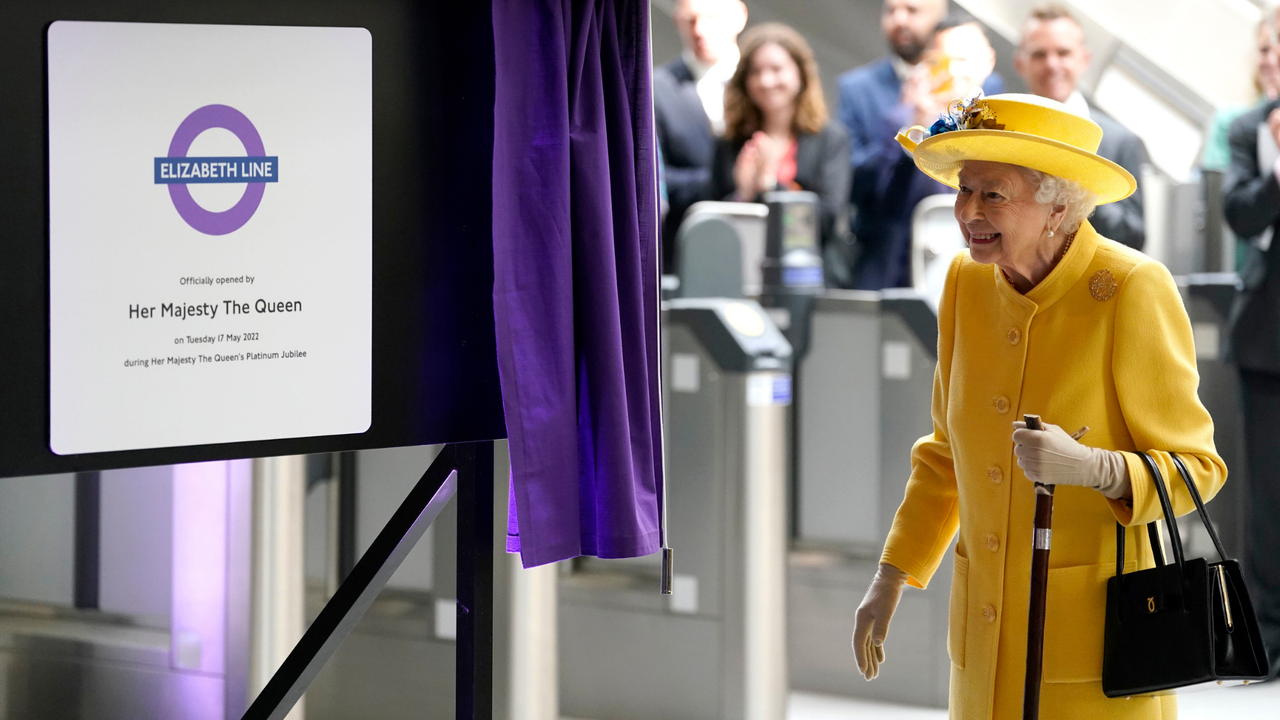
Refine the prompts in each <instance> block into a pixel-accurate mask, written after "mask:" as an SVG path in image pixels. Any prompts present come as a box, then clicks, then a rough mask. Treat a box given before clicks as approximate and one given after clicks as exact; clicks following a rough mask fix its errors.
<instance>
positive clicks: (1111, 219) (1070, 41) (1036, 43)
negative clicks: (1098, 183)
mask: <svg viewBox="0 0 1280 720" xmlns="http://www.w3.org/2000/svg"><path fill="white" fill-rule="evenodd" d="M1092 59H1093V58H1092V55H1091V53H1090V52H1089V46H1088V45H1086V44H1085V40H1084V29H1083V28H1082V27H1081V26H1080V23H1079V22H1078V21H1077V20H1076V19H1075V17H1073V16H1072V15H1071V13H1070V12H1068V11H1067V9H1066V8H1064V7H1063V6H1061V5H1059V4H1057V3H1050V4H1047V5H1041V6H1039V7H1037V8H1036V9H1034V10H1032V11H1031V15H1030V16H1029V17H1028V18H1027V21H1026V23H1024V24H1023V26H1022V39H1021V41H1020V43H1019V45H1018V53H1017V55H1015V56H1014V59H1013V66H1014V68H1015V69H1016V70H1017V71H1018V74H1019V75H1021V76H1022V79H1023V80H1025V81H1026V82H1027V87H1028V88H1030V89H1031V92H1033V93H1035V94H1036V95H1039V96H1041V97H1047V98H1051V99H1053V100H1057V101H1058V102H1060V103H1065V104H1066V105H1067V107H1068V108H1069V109H1070V110H1072V111H1073V112H1075V113H1076V114H1077V115H1082V116H1084V117H1087V118H1089V119H1090V120H1093V121H1094V122H1096V123H1098V125H1099V126H1101V127H1102V144H1101V145H1100V146H1098V154H1099V155H1101V156H1102V157H1104V158H1106V159H1108V160H1111V161H1112V162H1114V163H1116V164H1117V165H1120V166H1121V167H1123V168H1124V169H1125V170H1128V171H1129V172H1130V174H1132V175H1133V176H1134V177H1135V178H1137V179H1138V181H1139V185H1138V190H1137V192H1135V193H1134V194H1133V195H1130V196H1129V197H1128V198H1126V199H1124V200H1121V201H1120V202H1117V203H1110V204H1108V205H1099V206H1098V209H1097V210H1095V211H1094V213H1093V217H1091V218H1089V223H1090V224H1091V225H1093V229H1094V230H1097V231H1098V233H1099V234H1100V235H1102V236H1103V237H1107V238H1111V239H1112V240H1115V241H1116V242H1121V243H1124V244H1125V245H1128V246H1129V247H1131V248H1134V249H1135V250H1141V249H1142V246H1143V244H1144V243H1145V241H1146V238H1147V233H1146V224H1145V222H1144V220H1143V215H1142V185H1141V181H1142V166H1143V165H1146V164H1148V163H1150V162H1151V159H1150V157H1149V156H1148V155H1147V147H1146V145H1144V144H1143V143H1142V140H1141V138H1139V137H1138V136H1137V135H1134V134H1133V133H1132V132H1131V131H1130V130H1129V129H1128V128H1126V127H1125V126H1123V125H1121V124H1120V123H1118V122H1116V121H1115V120H1114V119H1112V118H1111V117H1110V116H1109V115H1107V114H1106V113H1103V112H1102V111H1101V110H1099V109H1098V108H1096V107H1094V106H1092V105H1090V104H1089V102H1088V101H1087V100H1085V98H1084V95H1083V94H1082V93H1081V92H1080V90H1079V87H1078V86H1079V83H1080V79H1081V78H1082V77H1083V76H1084V74H1085V73H1086V72H1088V70H1089V63H1090V61H1091V60H1092Z"/></svg>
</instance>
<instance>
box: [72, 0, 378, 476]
mask: <svg viewBox="0 0 1280 720" xmlns="http://www.w3.org/2000/svg"><path fill="white" fill-rule="evenodd" d="M372 48H373V44H372V38H371V37H370V35H369V33H368V31H366V30H364V29H361V28H303V27H249V26H224V25H160V24H140V23H96V22H65V21H60V22H56V23H53V24H52V25H51V26H50V27H49V31H48V77H49V115H48V117H49V355H50V378H49V379H50V415H51V417H50V446H51V448H52V449H53V451H54V452H55V453H58V454H60V455H66V454H75V453H88V452H103V451H115V450H133V449H140V448H156V447H174V446H188V445H204V444H211V443H226V442H238V441H249V440H268V439H277V438H295V437H307V436H317V435H337V434H348V433H360V432H364V431H365V430H367V429H368V428H369V423H370V402H371V392H370V375H371V367H372V317H371V313H372V290H373V282H372V241H373V195H372V186H373V107H372V105H373V56H372V52H373V50H372Z"/></svg>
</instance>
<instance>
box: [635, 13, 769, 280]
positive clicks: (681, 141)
mask: <svg viewBox="0 0 1280 720" xmlns="http://www.w3.org/2000/svg"><path fill="white" fill-rule="evenodd" d="M674 19H675V23H676V29H677V30H678V31H679V32H680V40H681V42H682V43H683V44H684V51H683V52H682V53H681V54H680V57H679V59H677V60H674V61H672V62H671V63H669V64H667V65H664V66H662V67H660V68H657V69H656V70H654V72H653V109H654V119H655V120H656V123H655V126H656V131H657V135H658V146H659V148H660V149H661V151H662V162H663V165H662V173H663V180H664V181H665V182H666V186H667V199H668V209H667V214H666V217H665V218H663V223H662V266H663V272H666V273H670V272H673V271H674V268H675V239H676V230H678V229H679V228H680V222H681V221H682V220H683V219H684V213H685V211H686V210H688V209H689V206H690V205H692V204H694V203H695V202H697V201H699V200H704V199H706V198H705V193H706V191H707V183H708V182H709V181H710V179H711V160H712V157H713V156H714V154H715V147H716V137H717V136H719V135H720V133H721V132H723V131H724V86H725V85H726V84H727V83H728V82H729V79H730V78H732V77H733V71H734V70H735V69H737V67H738V34H739V33H741V32H742V29H743V28H744V27H745V26H746V24H747V6H746V5H743V4H742V2H741V0H680V2H679V3H678V4H677V5H676V10H675V14H674Z"/></svg>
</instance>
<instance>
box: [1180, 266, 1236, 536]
mask: <svg viewBox="0 0 1280 720" xmlns="http://www.w3.org/2000/svg"><path fill="white" fill-rule="evenodd" d="M1175 280H1176V281H1177V283H1178V289H1179V291H1180V292H1181V293H1182V300H1183V302H1184V303H1185V304H1186V307H1187V314H1188V315H1189V316H1190V317H1191V333H1192V337H1193V338H1194V340H1195V346H1196V367H1197V369H1198V370H1199V371H1200V402H1202V403H1204V406H1205V409H1206V410H1208V411H1209V415H1210V416H1212V417H1213V441H1214V445H1216V446H1217V449H1218V454H1219V455H1221V456H1222V460H1223V461H1224V462H1225V463H1226V464H1227V472H1228V478H1227V483H1226V484H1225V485H1223V486H1222V489H1221V490H1220V491H1219V492H1218V494H1217V496H1216V497H1214V499H1213V502H1211V503H1209V505H1208V507H1209V513H1210V515H1212V516H1213V523H1214V525H1215V526H1217V530H1218V537H1219V538H1220V539H1221V540H1222V543H1223V545H1224V546H1225V548H1226V550H1227V552H1228V553H1229V554H1231V555H1233V556H1235V557H1241V556H1243V554H1244V550H1245V536H1244V533H1245V522H1246V507H1245V503H1246V502H1247V493H1246V489H1247V487H1248V482H1249V478H1248V472H1249V464H1248V462H1247V459H1246V457H1245V449H1244V417H1243V415H1242V408H1241V406H1240V376H1239V372H1238V370H1237V368H1236V366H1235V365H1234V364H1231V363H1228V362H1227V357H1226V348H1227V340H1228V329H1227V318H1228V316H1229V315H1230V313H1231V306H1232V303H1233V302H1234V301H1235V298H1236V292H1237V290H1236V285H1237V277H1236V274H1235V273H1193V274H1191V275H1186V276H1180V277H1176V278H1175ZM1179 524H1180V528H1181V529H1182V531H1183V538H1184V542H1185V543H1186V545H1187V552H1188V553H1189V554H1192V555H1202V556H1207V557H1212V556H1214V555H1215V553H1214V550H1213V543H1212V541H1211V540H1210V538H1209V535H1208V532H1207V531H1206V530H1205V529H1204V526H1203V525H1202V524H1201V523H1199V522H1190V521H1189V518H1182V519H1180V520H1179Z"/></svg>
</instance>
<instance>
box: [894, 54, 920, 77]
mask: <svg viewBox="0 0 1280 720" xmlns="http://www.w3.org/2000/svg"><path fill="white" fill-rule="evenodd" d="M889 64H890V65H892V66H893V74H894V75H897V76H898V83H899V84H901V83H904V82H906V81H907V77H908V76H909V75H911V72H912V71H913V70H915V69H916V68H918V67H920V66H919V65H912V64H910V63H908V62H907V61H906V60H903V59H902V58H900V57H898V56H897V55H890V56H889Z"/></svg>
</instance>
